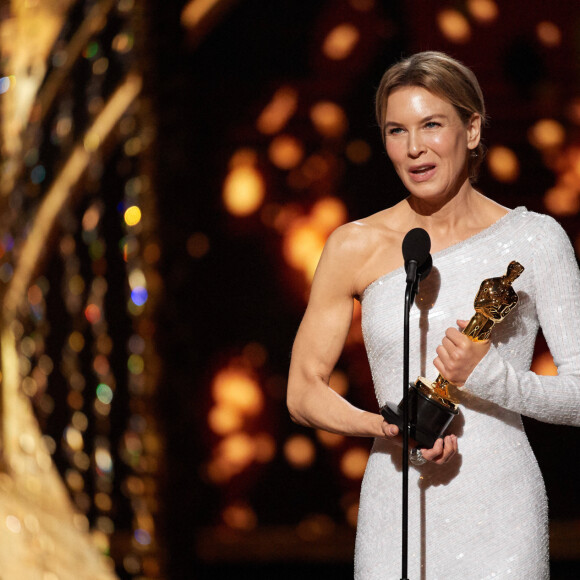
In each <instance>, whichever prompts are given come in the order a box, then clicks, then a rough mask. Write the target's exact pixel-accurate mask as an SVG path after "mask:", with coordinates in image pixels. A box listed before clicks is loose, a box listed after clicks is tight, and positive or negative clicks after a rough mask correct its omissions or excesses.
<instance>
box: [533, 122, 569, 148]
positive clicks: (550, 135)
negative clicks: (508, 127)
mask: <svg viewBox="0 0 580 580" xmlns="http://www.w3.org/2000/svg"><path fill="white" fill-rule="evenodd" d="M565 138H566V131H565V129H564V127H563V126H562V124H561V123H559V122H558V121H555V120H554V119H540V120H539V121H538V122H537V123H535V124H534V125H533V127H532V128H531V129H530V130H529V132H528V139H529V141H530V143H531V144H532V145H533V146H534V147H536V148H538V149H547V148H550V147H557V146H559V145H562V143H564V139H565Z"/></svg>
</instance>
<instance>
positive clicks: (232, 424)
mask: <svg viewBox="0 0 580 580" xmlns="http://www.w3.org/2000/svg"><path fill="white" fill-rule="evenodd" d="M207 423H208V425H209V427H210V429H211V430H212V431H213V432H214V433H217V434H218V435H228V434H229V433H232V432H233V431H237V430H238V429H240V428H241V427H242V425H243V423H244V418H243V415H242V414H241V413H240V411H239V409H236V408H235V407H233V406H231V405H216V406H215V407H213V408H212V409H210V411H209V413H208V416H207Z"/></svg>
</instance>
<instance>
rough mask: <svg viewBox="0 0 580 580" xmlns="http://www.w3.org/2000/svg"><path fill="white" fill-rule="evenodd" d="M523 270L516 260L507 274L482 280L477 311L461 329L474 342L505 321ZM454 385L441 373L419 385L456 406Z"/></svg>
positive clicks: (440, 400)
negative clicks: (451, 390)
mask: <svg viewBox="0 0 580 580" xmlns="http://www.w3.org/2000/svg"><path fill="white" fill-rule="evenodd" d="M523 271H524V267H523V266H522V265H521V264H520V263H518V262H515V261H512V262H510V263H509V265H508V267H507V272H506V273H505V275H504V276H500V277H499V278H488V279H487V280H484V281H483V282H482V283H481V286H480V287H479V292H478V293H477V296H476V297H475V301H474V303H473V306H474V308H475V314H474V315H473V316H472V318H471V320H470V321H469V322H468V324H467V326H466V327H465V328H464V329H463V330H462V331H461V332H462V333H463V334H465V335H467V336H468V337H469V338H470V339H471V340H472V341H473V342H481V341H484V340H487V339H488V338H489V335H490V334H491V329H492V328H493V327H494V326H495V324H497V323H498V322H501V321H502V320H503V319H504V318H505V317H506V316H507V315H508V314H509V313H510V312H511V311H512V310H513V309H514V308H515V306H516V304H517V303H518V295H517V294H516V291H515V290H514V289H513V288H512V283H513V282H514V280H516V279H517V278H518V277H519V275H520V274H521V273H522V272H523ZM450 385H453V383H452V382H450V381H448V380H447V379H445V378H444V377H443V376H442V375H441V374H440V375H439V376H438V377H437V378H436V379H435V382H433V383H431V384H430V383H429V382H428V381H427V380H426V379H425V378H423V377H419V378H418V379H417V382H416V384H415V386H416V387H417V389H418V390H419V391H420V392H421V393H423V394H424V395H425V396H426V397H428V398H430V399H432V400H434V401H436V402H437V403H439V404H440V405H442V406H443V407H447V408H449V409H455V408H456V407H457V403H458V401H457V400H456V399H454V398H453V397H452V396H451V395H450V394H449V386H450Z"/></svg>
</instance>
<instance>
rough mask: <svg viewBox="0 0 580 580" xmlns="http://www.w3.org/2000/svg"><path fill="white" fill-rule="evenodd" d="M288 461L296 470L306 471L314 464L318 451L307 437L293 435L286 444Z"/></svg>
mask: <svg viewBox="0 0 580 580" xmlns="http://www.w3.org/2000/svg"><path fill="white" fill-rule="evenodd" d="M284 456H285V457H286V461H288V463H289V464H290V465H291V466H292V467H294V468H296V469H306V468H307V467H310V466H311V465H312V464H313V463H314V459H315V458H316V449H315V447H314V443H312V441H311V440H310V439H309V438H308V437H306V436H305V435H292V436H291V437H289V438H288V439H287V440H286V442H285V443H284Z"/></svg>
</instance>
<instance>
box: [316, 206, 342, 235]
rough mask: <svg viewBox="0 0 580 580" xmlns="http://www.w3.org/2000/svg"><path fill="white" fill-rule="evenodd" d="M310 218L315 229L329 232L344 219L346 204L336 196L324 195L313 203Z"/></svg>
mask: <svg viewBox="0 0 580 580" xmlns="http://www.w3.org/2000/svg"><path fill="white" fill-rule="evenodd" d="M310 219H311V223H312V225H313V226H314V227H316V229H318V230H320V231H321V232H323V233H325V234H329V233H330V232H332V231H333V230H334V229H336V228H337V227H338V226H340V225H342V224H343V223H344V222H345V221H346V219H347V212H346V206H345V205H344V203H343V202H342V201H341V200H340V199H338V198H336V197H325V198H323V199H321V200H319V201H317V202H316V203H315V204H314V207H313V208H312V213H311V215H310Z"/></svg>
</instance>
